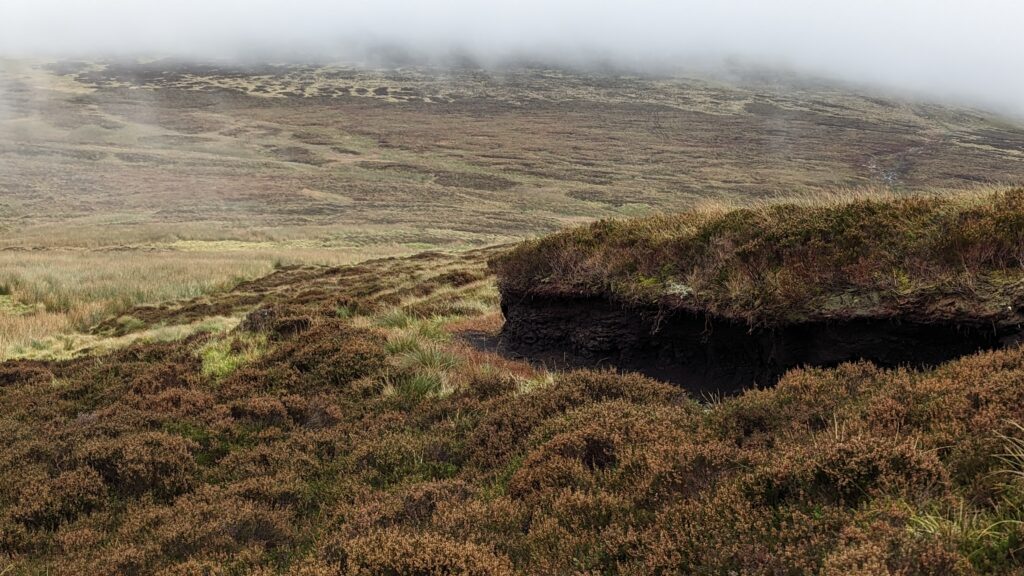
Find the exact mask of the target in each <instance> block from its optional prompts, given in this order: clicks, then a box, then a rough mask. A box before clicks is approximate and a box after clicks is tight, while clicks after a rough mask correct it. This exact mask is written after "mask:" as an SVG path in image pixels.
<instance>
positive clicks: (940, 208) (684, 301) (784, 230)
mask: <svg viewBox="0 0 1024 576" xmlns="http://www.w3.org/2000/svg"><path fill="white" fill-rule="evenodd" d="M494 268H495V270H496V271H497V273H498V276H499V286H500V288H501V290H502V291H503V292H505V293H507V294H509V295H566V296H610V297H613V298H617V299H619V300H622V301H625V302H631V303H637V304H642V305H656V306H661V307H665V308H674V309H684V310H690V311H694V312H698V313H704V312H708V313H712V314H715V315H719V316H723V317H728V318H735V319H742V320H746V321H748V322H750V323H751V324H773V323H781V322H794V321H801V320H809V319H833V318H844V317H862V316H881V317H886V316H894V315H899V314H901V313H912V314H915V315H917V316H919V317H924V318H927V317H932V318H933V319H941V318H942V317H943V315H945V316H946V317H947V319H961V320H963V319H966V320H971V319H973V320H975V321H982V322H984V321H989V320H995V321H1001V320H1006V321H1018V320H1019V313H1018V312H1017V308H1018V307H1019V306H1020V302H1021V299H1022V297H1024V189H1010V190H1003V191H999V192H992V193H986V194H965V195H958V196H953V197H945V196H943V197H940V196H914V197H896V196H892V195H890V196H881V197H878V196H868V197H854V198H840V199H837V200H834V201H826V202H818V203H781V204H766V205H763V206H760V207H754V208H741V209H735V210H722V209H719V208H709V209H704V210H697V211H691V212H685V213H681V214H674V215H659V216H654V217H650V218H644V219H638V220H626V221H618V220H608V221H601V222H598V223H595V224H592V225H589V226H585V227H582V228H576V229H573V230H569V231H566V232H562V233H559V234H555V235H553V236H549V237H546V238H542V239H539V240H535V241H530V242H527V243H525V244H523V245H521V246H519V247H517V248H516V249H515V250H513V251H512V252H511V253H510V254H509V255H507V256H504V257H499V258H498V259H497V260H496V261H495V263H494Z"/></svg>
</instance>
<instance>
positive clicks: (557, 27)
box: [0, 0, 1024, 113]
mask: <svg viewBox="0 0 1024 576" xmlns="http://www.w3.org/2000/svg"><path fill="white" fill-rule="evenodd" d="M1022 35H1024V1H1020V0H957V1H954V0H842V1H833V0H676V1H665V0H515V1H512V0H509V1H503V2H499V1H494V0H477V1H473V0H431V1H425V0H424V1H413V0H333V1H331V0H286V1H272V0H0V54H3V55H7V56H72V57H90V56H97V55H110V54H117V55H127V56H153V55H175V56H188V57H244V56H247V55H248V56H251V55H253V54H260V55H262V56H263V57H270V56H273V55H281V57H282V58H283V57H285V56H290V57H293V56H294V55H295V54H298V53H303V52H307V53H317V54H320V55H321V56H323V55H330V54H338V55H339V56H344V54H339V53H340V52H341V51H342V47H343V46H350V45H352V44H353V43H360V44H363V45H366V44H375V43H384V44H397V45H400V46H403V47H404V48H407V49H409V50H410V51H413V52H415V53H420V54H437V53H444V52H446V51H449V50H454V49H457V50H462V51H466V52H469V53H470V54H473V55H476V56H478V57H480V58H483V59H486V60H489V61H495V60H500V59H502V58H505V57H512V56H519V55H529V56H535V57H536V56H540V57H549V58H552V59H558V60H561V61H586V60H587V59H590V58H599V59H602V60H606V61H607V60H612V61H615V62H617V63H619V64H622V65H626V66H628V65H632V64H634V63H642V64H662V63H665V62H670V63H679V64H684V65H685V63H686V62H687V61H691V60H694V59H698V58H699V59H701V60H705V61H706V60H707V59H712V60H714V59H722V58H730V59H738V60H748V61H753V62H756V63H761V64H764V63H767V64H778V65H784V66H787V67H790V68H795V69H799V70H806V71H809V72H814V73H817V74H823V75H828V76H834V77H838V78H842V79H847V80H854V81H863V82H870V83H877V84H881V85H885V86H888V87H891V88H899V89H906V90H913V91H921V92H925V93H927V94H929V95H932V96H935V97H942V98H958V99H962V100H966V101H970V102H972V103H978V104H982V105H989V106H1001V107H1004V108H1007V109H1012V110H1014V111H1016V112H1017V113H1024V41H1022V40H1021V37H1022Z"/></svg>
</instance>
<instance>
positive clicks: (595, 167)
mask: <svg viewBox="0 0 1024 576" xmlns="http://www.w3.org/2000/svg"><path fill="white" fill-rule="evenodd" d="M1022 164H1024V127H1022V125H1021V123H1020V122H1019V121H1017V120H1012V119H1008V118H1003V117H1000V116H997V115H994V114H990V113H986V112H981V111H976V110H969V109H965V108H958V107H953V106H948V105H939V104H931V103H923V102H914V101H908V100H905V99H901V98H899V97H895V96H892V95H887V94H879V93H876V92H873V91H870V90H867V89H864V88H862V87H857V86H846V85H838V84H835V83H828V82H824V81H820V80H815V79H808V78H803V77H794V76H788V75H785V74H769V73H767V72H765V71H763V70H750V69H739V68H737V69H734V70H730V71H718V72H716V73H709V72H708V71H680V72H678V73H671V74H670V73H663V74H625V73H623V72H622V71H617V70H589V71H588V70H565V69H551V68H546V67H543V66H537V65H534V66H531V65H520V66H507V67H503V68H493V69H483V68H480V67H476V66H473V65H468V64H465V65H459V66H454V67H449V68H432V67H429V66H399V67H394V66H392V67H390V68H383V69H377V70H375V69H367V68H365V67H359V66H354V65H341V64H331V65H326V64H325V65H283V64H282V65H251V66H245V65H238V64H234V65H229V64H224V63H220V64H216V63H214V64H211V63H195V62H192V63H187V62H177V61H169V60H157V61H134V62H128V61H107V62H30V61H9V60H5V61H2V62H0V358H2V357H23V356H26V355H37V354H38V353H39V352H40V351H41V350H48V351H50V352H54V351H55V350H56V351H58V352H61V353H64V352H65V351H67V350H72V351H73V350H77V349H79V348H81V347H82V346H84V345H87V344H83V342H82V338H79V337H73V338H71V337H67V334H68V333H70V332H75V331H81V330H83V329H85V328H88V327H90V326H91V325H93V324H94V323H95V322H97V321H100V320H102V319H103V318H104V317H106V316H108V315H110V314H118V313H121V312H123V311H124V310H125V309H127V308H129V307H131V306H132V305H135V304H139V303H156V302H161V301H165V300H177V299H182V298H190V297H194V296H196V295H199V294H202V293H206V292H210V291H213V290H220V289H224V288H225V287H230V286H231V285H233V284H234V283H236V282H238V281H239V280H244V279H252V278H256V277H259V276H262V275H264V274H267V273H269V272H271V271H272V269H273V266H274V265H275V264H276V265H281V264H285V265H288V264H304V263H316V264H346V263H352V262H357V261H361V260H366V259H370V258H378V257H384V256H391V255H408V254H413V253H416V252H421V251H424V250H430V249H444V250H455V249H471V248H480V247H483V246H489V245H495V244H501V243H507V242H513V241H518V240H521V239H524V238H528V237H535V236H538V235H541V234H545V233H550V232H553V231H556V230H559V229H562V228H563V227H565V226H567V225H572V224H577V223H580V222H585V221H591V220H594V219H598V218H604V217H620V216H632V215H642V214H650V213H656V212H659V211H665V210H669V211H677V210H681V209H689V208H691V207H693V206H694V205H697V204H701V203H704V202H707V201H719V202H725V203H727V204H730V205H739V206H744V205H749V204H751V203H753V202H757V201H762V200H764V199H778V198H785V197H807V196H811V197H820V196H821V195H822V194H823V193H832V192H833V191H834V190H835V189H836V188H837V187H838V188H849V187H853V188H858V189H859V188H863V187H869V188H871V187H874V188H879V187H880V188H883V189H886V190H889V189H892V190H896V191H898V192H900V193H915V192H921V191H929V192H940V191H943V190H947V189H960V188H963V187H971V186H976V185H981V186H987V185H990V184H1013V183H1020V182H1021V178H1022V173H1021V165H1022ZM55 336H62V338H55Z"/></svg>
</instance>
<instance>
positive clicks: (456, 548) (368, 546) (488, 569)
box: [328, 530, 515, 576]
mask: <svg viewBox="0 0 1024 576" xmlns="http://www.w3.org/2000/svg"><path fill="white" fill-rule="evenodd" d="M334 546H335V551H333V553H332V554H331V556H330V557H329V558H328V561H329V562H331V563H332V564H334V565H336V566H338V570H339V572H340V573H343V574H351V575H352V576H358V575H365V576H371V575H373V576H376V575H378V574H394V575H395V576H501V575H503V574H508V575H511V574H514V573H515V572H514V570H513V569H512V564H511V563H510V562H509V561H508V559H506V558H503V557H502V556H500V555H498V554H496V553H495V552H494V551H493V550H491V549H489V548H488V547H486V546H480V545H477V544H471V543H466V542H459V541H456V540H452V539H449V538H446V537H444V536H440V535H437V534H432V533H430V532H418V533H406V532H402V531H398V530H381V531H375V532H373V533H370V534H368V535H366V536H362V537H358V538H353V539H351V540H346V541H342V542H338V543H337V544H335V545H334Z"/></svg>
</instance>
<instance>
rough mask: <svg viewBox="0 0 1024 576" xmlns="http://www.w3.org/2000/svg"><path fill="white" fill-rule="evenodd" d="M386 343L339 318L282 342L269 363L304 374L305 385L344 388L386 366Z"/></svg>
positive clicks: (319, 387)
mask: <svg viewBox="0 0 1024 576" xmlns="http://www.w3.org/2000/svg"><path fill="white" fill-rule="evenodd" d="M384 342H385V340H384V338H383V337H382V336H380V335H379V334H378V333H376V332H373V331H370V330H365V329H358V328H353V327H351V326H348V325H347V324H345V323H344V322H343V321H340V320H334V321H324V322H323V323H322V324H319V325H317V326H316V327H314V328H313V329H312V330H310V332H309V333H307V334H306V335H305V336H304V337H303V338H302V339H301V341H289V342H286V343H284V344H282V345H280V346H279V347H278V348H277V350H275V351H274V352H273V353H272V354H271V357H269V358H268V359H267V362H266V364H267V365H273V364H275V363H284V364H286V365H289V366H291V367H292V368H294V369H295V370H296V371H298V372H299V373H300V374H301V375H302V377H303V378H302V380H303V385H304V387H306V388H311V389H322V388H341V387H344V386H347V385H348V384H350V383H352V382H353V381H355V380H358V379H359V378H362V377H364V376H368V375H370V374H374V373H376V372H378V371H379V370H381V369H383V368H384V366H385V362H386V359H387V354H386V352H385V350H384Z"/></svg>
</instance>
